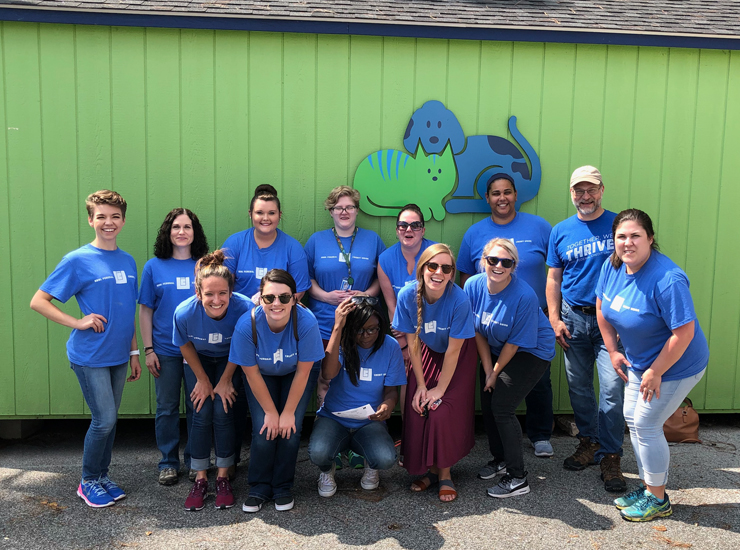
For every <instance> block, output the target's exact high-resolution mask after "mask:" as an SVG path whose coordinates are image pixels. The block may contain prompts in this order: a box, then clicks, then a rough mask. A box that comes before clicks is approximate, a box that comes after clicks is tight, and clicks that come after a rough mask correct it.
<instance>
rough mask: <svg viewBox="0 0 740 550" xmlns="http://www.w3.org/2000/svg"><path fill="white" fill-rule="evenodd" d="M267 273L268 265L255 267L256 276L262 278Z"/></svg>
mask: <svg viewBox="0 0 740 550" xmlns="http://www.w3.org/2000/svg"><path fill="white" fill-rule="evenodd" d="M265 275H267V268H266V267H255V268H254V276H255V278H257V279H262V277H264V276H265Z"/></svg>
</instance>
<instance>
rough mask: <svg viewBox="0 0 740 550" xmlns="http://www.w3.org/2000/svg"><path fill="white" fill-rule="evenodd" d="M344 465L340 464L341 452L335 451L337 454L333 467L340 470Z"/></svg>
mask: <svg viewBox="0 0 740 550" xmlns="http://www.w3.org/2000/svg"><path fill="white" fill-rule="evenodd" d="M343 467H344V465H343V464H342V453H337V456H335V457H334V469H335V470H341V469H342V468H343Z"/></svg>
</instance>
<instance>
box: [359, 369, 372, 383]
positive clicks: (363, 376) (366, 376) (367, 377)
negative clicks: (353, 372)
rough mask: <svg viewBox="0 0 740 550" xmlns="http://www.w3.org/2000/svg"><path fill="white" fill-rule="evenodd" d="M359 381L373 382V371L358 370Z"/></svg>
mask: <svg viewBox="0 0 740 550" xmlns="http://www.w3.org/2000/svg"><path fill="white" fill-rule="evenodd" d="M360 380H361V381H363V382H372V381H373V369H363V368H361V369H360Z"/></svg>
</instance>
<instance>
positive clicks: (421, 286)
mask: <svg viewBox="0 0 740 550" xmlns="http://www.w3.org/2000/svg"><path fill="white" fill-rule="evenodd" d="M437 254H449V256H450V260H452V280H454V279H455V272H456V271H457V267H456V264H455V256H454V254H452V249H451V248H450V247H449V246H448V245H446V244H444V243H436V244H433V245H432V246H430V247H429V248H427V249H426V250H425V251H424V252H422V253H421V256H420V257H419V261H418V263H417V264H416V281H417V283H418V285H417V287H416V339H415V340H414V345H413V351H414V352H418V351H419V345H420V344H419V335H420V334H421V326H422V325H423V324H424V311H423V308H424V293H425V291H426V285H425V283H424V270H425V269H426V265H427V263H429V260H431V259H432V258H434V257H435V256H436V255H437Z"/></svg>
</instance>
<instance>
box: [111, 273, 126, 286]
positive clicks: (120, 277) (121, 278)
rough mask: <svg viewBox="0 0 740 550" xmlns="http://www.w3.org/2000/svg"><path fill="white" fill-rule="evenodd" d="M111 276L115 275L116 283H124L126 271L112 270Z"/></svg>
mask: <svg viewBox="0 0 740 550" xmlns="http://www.w3.org/2000/svg"><path fill="white" fill-rule="evenodd" d="M113 277H115V279H116V284H117V285H125V284H126V272H125V271H114V272H113Z"/></svg>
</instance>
